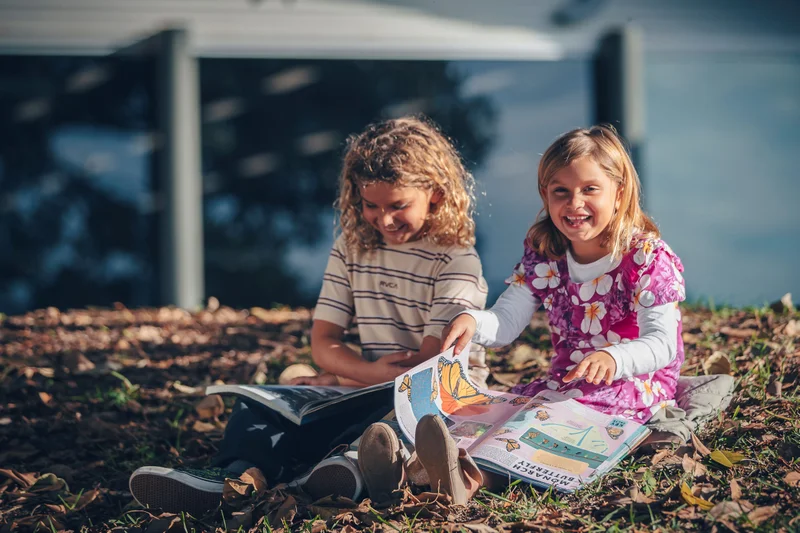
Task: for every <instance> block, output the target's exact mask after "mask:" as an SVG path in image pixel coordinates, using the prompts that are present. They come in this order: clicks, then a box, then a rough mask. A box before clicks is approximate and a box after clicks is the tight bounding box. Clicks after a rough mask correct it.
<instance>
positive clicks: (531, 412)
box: [472, 391, 642, 491]
mask: <svg viewBox="0 0 800 533" xmlns="http://www.w3.org/2000/svg"><path fill="white" fill-rule="evenodd" d="M641 427H642V426H641V425H640V424H637V423H636V422H631V421H629V420H626V419H624V418H621V417H616V416H611V415H606V414H603V413H600V412H598V411H595V410H593V409H590V408H589V407H586V406H584V405H582V404H580V403H578V402H576V401H575V400H573V399H570V398H568V397H566V396H565V395H563V394H561V393H558V392H555V391H544V392H541V393H539V395H537V396H535V397H533V398H530V399H529V401H528V402H527V403H526V405H524V407H522V409H521V410H520V411H519V413H518V415H517V416H515V417H514V418H511V419H509V420H508V421H507V422H505V423H504V424H503V425H502V426H501V427H500V428H498V429H497V431H495V433H494V434H493V435H492V436H491V438H489V439H486V440H484V441H483V442H482V443H481V444H480V445H479V446H477V447H476V448H475V449H474V450H473V451H472V456H473V458H475V460H476V461H477V462H478V463H484V462H485V463H487V464H491V465H495V466H498V467H500V470H505V471H508V472H510V473H511V474H512V475H514V476H516V477H520V478H522V479H525V480H527V481H529V482H533V483H535V484H538V485H545V486H550V485H552V486H554V487H555V488H558V489H561V490H567V491H570V490H574V489H576V488H577V487H579V486H580V485H581V484H583V483H585V482H587V481H588V480H590V479H591V477H592V476H593V475H594V473H595V471H597V470H598V469H600V468H601V466H604V464H605V463H606V462H607V461H609V459H610V458H612V457H613V456H615V455H616V456H619V454H618V451H619V450H620V448H625V447H626V442H627V441H628V440H629V439H632V438H636V437H637V436H638V435H640V433H641V431H640V430H641ZM607 468H608V465H605V468H604V470H605V469H607Z"/></svg>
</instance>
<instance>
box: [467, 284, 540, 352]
mask: <svg viewBox="0 0 800 533" xmlns="http://www.w3.org/2000/svg"><path fill="white" fill-rule="evenodd" d="M540 305H541V301H540V300H539V299H538V298H536V297H535V296H534V295H533V293H532V292H531V290H530V289H529V288H528V287H527V286H526V285H524V284H517V283H512V284H511V285H509V287H508V288H507V289H506V290H505V292H503V294H501V295H500V297H499V298H498V299H497V302H495V304H494V305H493V306H492V308H491V309H488V310H486V311H465V313H467V314H469V315H470V316H471V317H472V318H474V319H475V323H476V324H477V329H476V330H475V335H473V337H472V341H473V342H474V343H476V344H480V345H481V346H486V347H489V348H496V347H500V346H506V345H507V344H511V343H512V342H513V341H514V339H516V338H517V337H519V334H520V333H522V330H524V329H525V327H526V326H528V324H530V323H531V318H532V317H533V313H534V311H536V310H537V309H538V308H539V306H540Z"/></svg>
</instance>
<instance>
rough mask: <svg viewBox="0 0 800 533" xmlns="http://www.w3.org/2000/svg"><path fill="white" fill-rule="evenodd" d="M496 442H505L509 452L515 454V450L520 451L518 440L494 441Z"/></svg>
mask: <svg viewBox="0 0 800 533" xmlns="http://www.w3.org/2000/svg"><path fill="white" fill-rule="evenodd" d="M494 440H499V441H501V442H505V443H506V451H507V452H513V451H514V450H519V442H517V439H494Z"/></svg>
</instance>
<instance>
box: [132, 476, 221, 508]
mask: <svg viewBox="0 0 800 533" xmlns="http://www.w3.org/2000/svg"><path fill="white" fill-rule="evenodd" d="M185 477H187V478H191V476H188V475H187V476H185ZM194 482H197V483H206V484H208V485H211V483H209V482H203V481H201V480H198V479H195V478H191V479H187V480H186V481H183V480H180V479H175V478H172V477H166V476H164V475H159V474H150V473H144V474H139V475H136V476H133V477H132V478H131V480H130V491H131V494H133V497H134V498H135V499H136V501H138V502H139V503H140V504H141V505H142V506H144V507H149V508H151V509H161V510H163V511H166V512H168V513H176V514H180V512H181V511H184V512H187V513H189V514H191V515H192V516H195V517H201V516H203V515H205V514H207V513H208V512H209V511H211V510H212V509H215V508H216V507H218V506H219V504H220V502H221V501H222V489H221V488H220V489H219V490H216V489H215V490H212V491H207V490H202V489H200V488H198V487H194V486H192V485H191V483H194Z"/></svg>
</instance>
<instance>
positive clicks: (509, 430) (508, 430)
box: [494, 428, 514, 435]
mask: <svg viewBox="0 0 800 533" xmlns="http://www.w3.org/2000/svg"><path fill="white" fill-rule="evenodd" d="M512 431H514V430H513V429H511V428H503V429H501V430H500V431H495V433H494V434H495V435H505V434H506V433H511V432H512Z"/></svg>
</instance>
